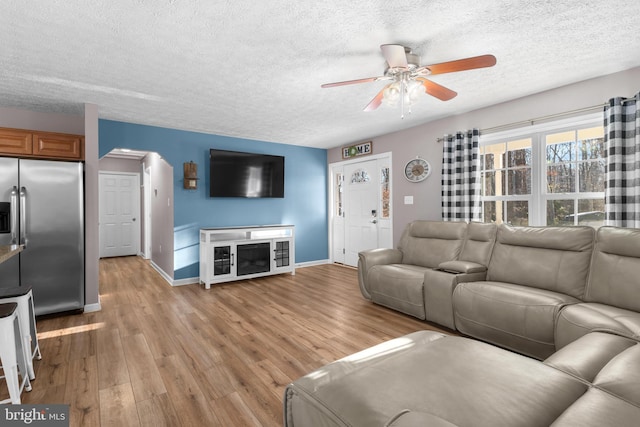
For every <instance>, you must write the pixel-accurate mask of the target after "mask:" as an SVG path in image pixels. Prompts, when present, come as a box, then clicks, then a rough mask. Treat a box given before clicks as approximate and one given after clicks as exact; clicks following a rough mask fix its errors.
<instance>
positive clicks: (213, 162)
mask: <svg viewBox="0 0 640 427" xmlns="http://www.w3.org/2000/svg"><path fill="white" fill-rule="evenodd" d="M209 158H210V165H209V166H210V175H209V176H210V178H211V179H210V186H209V195H210V196H211V197H284V157H283V156H272V155H268V154H256V153H243V152H239V151H226V150H214V149H211V150H209Z"/></svg>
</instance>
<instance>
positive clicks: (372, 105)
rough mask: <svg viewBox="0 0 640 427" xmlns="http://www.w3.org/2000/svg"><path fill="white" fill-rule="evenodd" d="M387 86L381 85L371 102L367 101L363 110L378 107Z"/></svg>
mask: <svg viewBox="0 0 640 427" xmlns="http://www.w3.org/2000/svg"><path fill="white" fill-rule="evenodd" d="M387 86H388V85H387ZM387 86H385V87H383V88H382V90H381V91H380V92H378V94H377V95H376V96H375V97H374V98H373V99H372V100H371V102H369V104H367V106H366V107H364V111H366V112H369V111H373V110H375V109H376V108H378V107H379V106H380V104H382V96H383V94H384V90H385V89H386V88H387Z"/></svg>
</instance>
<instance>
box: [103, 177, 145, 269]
mask: <svg viewBox="0 0 640 427" xmlns="http://www.w3.org/2000/svg"><path fill="white" fill-rule="evenodd" d="M99 192H100V256H101V257H113V256H126V255H137V254H138V252H139V247H140V221H139V216H140V176H139V175H138V174H128V173H103V172H100V189H99Z"/></svg>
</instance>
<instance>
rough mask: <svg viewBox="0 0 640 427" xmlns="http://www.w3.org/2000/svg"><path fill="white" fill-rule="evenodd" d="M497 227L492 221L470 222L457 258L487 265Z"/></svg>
mask: <svg viewBox="0 0 640 427" xmlns="http://www.w3.org/2000/svg"><path fill="white" fill-rule="evenodd" d="M497 230H498V227H497V226H496V224H494V223H482V222H470V223H469V225H468V226H467V234H466V236H465V238H464V245H463V246H462V252H460V256H459V259H460V260H462V261H470V262H474V263H476V264H480V265H484V266H485V267H486V266H487V265H489V259H491V253H492V252H493V246H494V245H495V242H496V233H497Z"/></svg>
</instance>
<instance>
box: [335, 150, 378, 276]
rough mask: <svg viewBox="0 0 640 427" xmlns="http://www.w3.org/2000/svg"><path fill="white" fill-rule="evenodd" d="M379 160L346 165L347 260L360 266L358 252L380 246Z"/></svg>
mask: <svg viewBox="0 0 640 427" xmlns="http://www.w3.org/2000/svg"><path fill="white" fill-rule="evenodd" d="M376 165H377V161H376V160H369V161H363V162H358V163H352V164H348V165H345V167H344V184H343V192H344V227H345V242H344V243H345V260H344V263H345V264H347V265H350V266H353V267H356V266H357V265H358V252H360V251H363V250H365V249H374V248H377V247H378V225H377V224H378V195H379V188H378V187H379V179H378V173H377V167H376Z"/></svg>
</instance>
